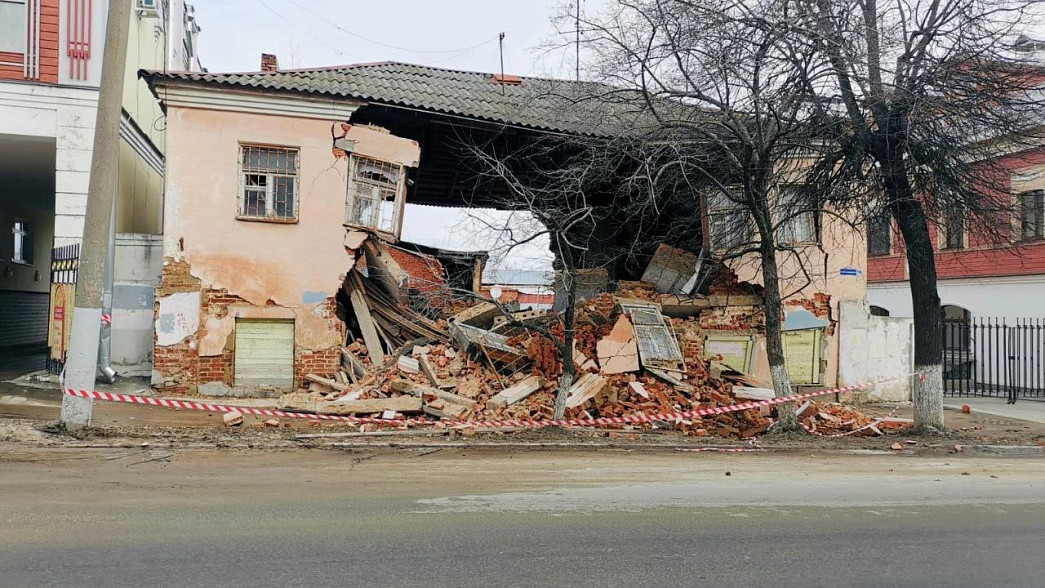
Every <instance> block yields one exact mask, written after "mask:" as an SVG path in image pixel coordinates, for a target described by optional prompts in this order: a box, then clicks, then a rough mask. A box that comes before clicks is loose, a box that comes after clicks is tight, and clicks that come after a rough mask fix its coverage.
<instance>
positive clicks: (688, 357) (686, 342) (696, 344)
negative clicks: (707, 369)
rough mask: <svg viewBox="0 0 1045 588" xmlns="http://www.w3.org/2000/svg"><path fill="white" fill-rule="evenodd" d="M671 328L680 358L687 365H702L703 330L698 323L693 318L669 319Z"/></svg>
mask: <svg viewBox="0 0 1045 588" xmlns="http://www.w3.org/2000/svg"><path fill="white" fill-rule="evenodd" d="M671 328H672V329H673V330H674V331H675V335H676V336H677V337H678V340H679V348H680V349H681V350H682V358H683V359H684V360H685V361H686V364H687V365H691V366H696V365H701V364H703V363H704V328H703V327H701V326H700V321H698V320H695V319H693V318H686V319H679V318H674V319H671Z"/></svg>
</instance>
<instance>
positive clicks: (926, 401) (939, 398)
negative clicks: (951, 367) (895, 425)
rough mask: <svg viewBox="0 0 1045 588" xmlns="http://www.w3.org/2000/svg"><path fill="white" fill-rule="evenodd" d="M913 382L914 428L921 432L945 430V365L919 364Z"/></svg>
mask: <svg viewBox="0 0 1045 588" xmlns="http://www.w3.org/2000/svg"><path fill="white" fill-rule="evenodd" d="M915 371H916V372H917V373H918V374H919V376H915V377H914V378H913V379H914V382H913V383H912V384H911V400H912V401H913V402H914V428H915V430H916V431H919V432H929V433H931V432H937V431H942V430H943V366H941V365H939V364H936V365H918V366H915Z"/></svg>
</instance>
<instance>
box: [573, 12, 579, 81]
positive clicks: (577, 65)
mask: <svg viewBox="0 0 1045 588" xmlns="http://www.w3.org/2000/svg"><path fill="white" fill-rule="evenodd" d="M575 22H576V26H575V28H574V32H575V33H576V35H577V41H576V48H577V62H576V69H575V71H574V77H575V79H576V80H577V81H578V82H579V81H581V0H577V20H576V21H575Z"/></svg>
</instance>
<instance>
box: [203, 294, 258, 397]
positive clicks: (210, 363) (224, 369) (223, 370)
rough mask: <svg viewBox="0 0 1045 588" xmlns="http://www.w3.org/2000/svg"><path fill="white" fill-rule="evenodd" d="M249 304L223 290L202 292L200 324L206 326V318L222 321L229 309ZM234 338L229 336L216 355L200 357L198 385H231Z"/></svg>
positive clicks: (232, 335)
mask: <svg viewBox="0 0 1045 588" xmlns="http://www.w3.org/2000/svg"><path fill="white" fill-rule="evenodd" d="M249 304H250V303H249V302H247V301H246V300H244V299H242V298H240V297H239V296H236V295H235V294H229V291H228V290H226V289H224V288H222V289H221V290H215V289H213V288H210V289H207V290H204V291H203V292H202V293H201V295H200V322H201V323H203V324H206V322H207V319H208V318H217V319H223V318H225V317H227V316H228V315H229V307H231V306H234V305H249ZM234 337H235V332H233V333H232V334H231V335H229V341H226V343H225V348H224V349H223V350H222V351H221V353H219V354H218V355H203V356H200V358H199V373H198V376H197V380H198V383H200V384H206V383H208V382H221V383H222V384H225V385H226V386H232V385H233V379H234V376H235V372H234V371H233V366H234V362H235V355H234V354H235V349H234V347H235V346H234V345H233V343H232V340H233V339H234Z"/></svg>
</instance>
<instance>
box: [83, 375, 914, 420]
mask: <svg viewBox="0 0 1045 588" xmlns="http://www.w3.org/2000/svg"><path fill="white" fill-rule="evenodd" d="M912 375H917V374H908V375H906V376H896V377H892V378H880V379H877V380H872V381H869V382H864V383H862V384H853V385H850V386H842V387H839V388H831V389H828V390H817V391H816V392H808V393H805V394H795V395H792V396H785V397H782V398H769V399H766V400H756V401H752V402H741V403H739V404H733V405H730V406H715V407H707V408H694V409H692V410H683V411H679V412H664V413H657V414H630V415H623V416H616V417H598V418H575V419H538V420H534V419H506V420H480V421H459V420H453V419H441V420H432V419H428V418H424V417H421V418H398V419H384V418H378V417H359V416H347V415H333V414H311V413H304V412H286V411H282V410H274V409H268V408H255V407H251V406H234V405H227V404H211V403H209V402H196V401H194V400H174V399H170V398H154V397H151V396H136V395H133V394H114V393H112V392H99V391H97V390H94V391H89V390H74V389H72V388H66V389H65V393H66V394H67V395H69V396H76V397H79V398H91V399H93V400H104V401H106V402H121V403H126V404H143V405H146V406H156V407H161V408H173V409H181V410H197V411H204V412H226V413H227V412H238V413H240V414H244V415H255V416H264V417H277V418H293V419H306V420H315V421H341V422H349V423H356V424H377V425H392V426H413V425H444V426H463V427H481V428H496V427H515V428H529V429H539V428H543V427H599V426H607V425H628V424H640V423H652V422H678V421H682V420H685V419H692V418H697V417H705V416H712V415H717V414H727V413H731V412H740V411H743V410H751V409H753V408H761V407H763V406H775V405H777V404H785V403H788V402H799V401H802V400H808V399H810V398H816V397H819V396H827V395H829V394H838V393H840V392H852V391H854V390H861V389H863V388H869V387H871V386H875V385H878V384H882V383H885V382H894V381H897V380H902V379H905V378H909V377H911V376H912Z"/></svg>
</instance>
